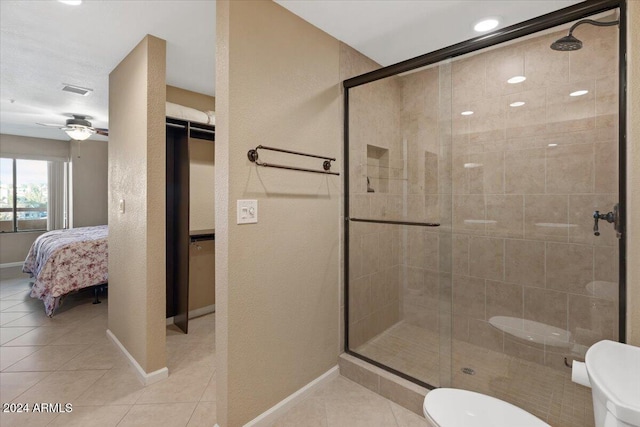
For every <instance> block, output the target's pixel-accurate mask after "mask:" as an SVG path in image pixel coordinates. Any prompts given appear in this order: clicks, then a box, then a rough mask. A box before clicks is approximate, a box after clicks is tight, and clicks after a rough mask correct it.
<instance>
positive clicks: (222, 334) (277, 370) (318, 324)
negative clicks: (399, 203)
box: [215, 1, 342, 427]
mask: <svg viewBox="0 0 640 427" xmlns="http://www.w3.org/2000/svg"><path fill="white" fill-rule="evenodd" d="M216 15H217V46H216V48H217V56H216V67H217V70H216V75H217V78H216V88H217V94H216V95H217V98H216V103H217V111H216V113H217V124H216V144H215V146H216V147H215V150H216V152H215V158H216V310H217V314H216V361H217V368H216V369H217V372H216V375H217V381H218V393H217V395H218V397H219V400H218V402H217V416H218V419H217V422H218V424H219V425H220V426H221V427H235V426H240V425H243V424H245V423H247V422H248V421H250V420H252V419H253V418H255V417H256V416H258V415H259V414H261V413H262V412H264V411H265V410H267V409H269V408H270V407H272V406H273V405H275V404H276V403H278V402H280V401H281V400H282V399H284V398H286V397H287V396H289V395H290V394H292V393H294V392H295V391H297V390H298V389H300V388H301V387H303V386H304V385H306V384H308V383H309V382H311V381H312V380H314V379H316V378H317V377H319V376H320V375H322V374H323V373H325V372H327V371H328V370H329V369H330V368H332V367H333V366H335V365H336V364H337V356H338V333H339V331H338V327H339V326H338V321H339V319H338V316H339V296H338V292H339V285H338V283H339V280H338V279H339V278H338V274H339V231H338V225H339V224H338V223H339V218H340V211H339V204H340V194H341V177H337V176H328V175H320V174H311V173H303V172H295V171H288V170H281V169H270V168H257V167H256V166H255V165H254V164H252V163H250V162H249V160H248V159H247V150H249V149H250V148H255V147H256V146H257V145H259V144H262V145H266V146H273V147H281V148H285V149H291V150H296V151H302V152H309V153H314V154H319V155H326V156H335V157H336V158H337V159H338V161H337V162H334V165H333V167H332V170H335V171H341V170H342V165H341V163H342V162H341V160H342V159H341V158H342V147H341V138H340V130H341V127H342V118H341V116H340V90H339V83H340V79H339V43H338V41H337V40H335V39H333V38H332V37H330V36H328V35H327V34H325V33H323V32H322V31H320V30H318V29H317V28H315V27H313V26H311V25H310V24H309V23H307V22H305V21H303V20H302V19H300V18H298V17H296V16H295V15H293V14H291V13H290V12H288V11H286V10H285V9H284V8H282V7H280V6H278V5H277V4H275V3H273V2H266V1H243V2H233V1H232V2H228V1H218V3H217V11H216ZM231 76H232V78H231ZM260 156H261V158H263V159H264V161H266V162H269V161H271V162H273V163H283V164H292V165H297V166H301V167H309V168H314V169H317V168H319V167H321V166H322V162H320V161H318V160H317V159H314V161H311V160H309V159H306V158H302V157H299V156H287V155H283V154H281V153H272V152H267V151H264V152H260ZM238 199H257V200H258V203H259V207H258V212H259V218H258V223H257V224H250V225H236V222H235V219H236V218H235V216H236V200H238ZM227 257H228V258H227Z"/></svg>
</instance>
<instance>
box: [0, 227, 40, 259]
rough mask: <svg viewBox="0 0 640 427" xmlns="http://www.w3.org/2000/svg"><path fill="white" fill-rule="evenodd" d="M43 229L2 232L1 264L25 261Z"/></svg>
mask: <svg viewBox="0 0 640 427" xmlns="http://www.w3.org/2000/svg"><path fill="white" fill-rule="evenodd" d="M42 233H43V232H42V231H37V232H22V233H3V234H0V264H10V263H14V262H23V261H24V260H25V258H26V257H27V254H28V253H29V248H30V247H31V245H32V244H33V242H34V241H35V240H36V238H37V237H38V236H39V235H41V234H42Z"/></svg>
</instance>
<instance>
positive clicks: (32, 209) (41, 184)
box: [0, 158, 66, 233]
mask: <svg viewBox="0 0 640 427" xmlns="http://www.w3.org/2000/svg"><path fill="white" fill-rule="evenodd" d="M65 176H66V163H65V162H56V161H46V160H28V159H10V158H2V159H0V232H3V233H7V232H16V231H36V230H38V231H42V230H53V229H57V228H63V227H64V225H65V222H66V208H65V207H66V201H65V199H66V197H65V196H66V179H65Z"/></svg>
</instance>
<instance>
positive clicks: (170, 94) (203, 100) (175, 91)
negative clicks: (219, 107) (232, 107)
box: [167, 85, 216, 111]
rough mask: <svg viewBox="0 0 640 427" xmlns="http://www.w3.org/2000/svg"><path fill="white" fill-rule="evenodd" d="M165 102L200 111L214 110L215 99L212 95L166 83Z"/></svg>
mask: <svg viewBox="0 0 640 427" xmlns="http://www.w3.org/2000/svg"><path fill="white" fill-rule="evenodd" d="M167 102H173V103H174V104H180V105H184V106H185V107H191V108H195V109H196V110H200V111H215V109H216V99H215V98H214V97H213V96H209V95H204V94H202V93H198V92H192V91H190V90H186V89H182V88H179V87H175V86H169V85H167Z"/></svg>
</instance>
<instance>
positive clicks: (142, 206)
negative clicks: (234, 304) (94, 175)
mask: <svg viewBox="0 0 640 427" xmlns="http://www.w3.org/2000/svg"><path fill="white" fill-rule="evenodd" d="M165 73H166V42H165V41H164V40H161V39H158V38H156V37H153V36H147V37H145V38H144V39H143V40H142V41H141V42H140V43H139V44H138V45H137V46H136V47H135V48H134V49H133V50H132V51H131V53H129V55H127V57H126V58H124V59H123V60H122V62H121V63H120V64H119V65H118V66H117V67H116V68H115V69H114V70H113V71H112V72H111V74H110V75H109V145H110V147H109V329H110V330H111V332H112V333H113V334H115V336H116V337H117V338H118V339H119V340H120V342H121V343H122V344H123V345H124V346H125V347H126V349H127V350H128V351H129V353H131V355H132V356H133V357H134V358H135V359H136V361H137V362H138V363H139V364H140V365H141V366H142V368H143V369H144V370H145V371H146V372H147V373H150V372H153V371H156V370H158V369H162V368H164V367H165V366H166V354H165V341H166V337H165V300H166V292H165V274H166V273H165V264H166V263H165V217H166V213H165V197H166V195H165V188H166V177H165V169H166V164H165V163H166V160H165V158H166V156H165V151H166V150H165V144H166V142H165V125H164V123H165V99H166V90H165ZM121 199H123V200H125V212H124V213H120V212H119V210H118V201H119V200H121Z"/></svg>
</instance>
